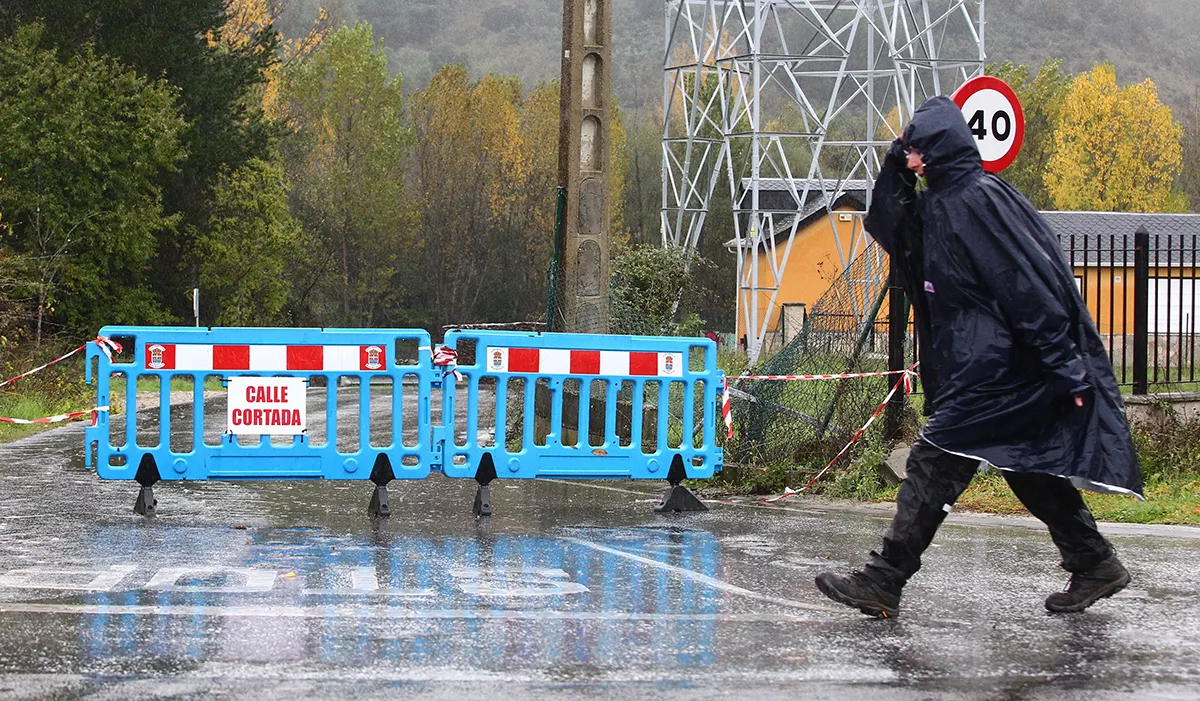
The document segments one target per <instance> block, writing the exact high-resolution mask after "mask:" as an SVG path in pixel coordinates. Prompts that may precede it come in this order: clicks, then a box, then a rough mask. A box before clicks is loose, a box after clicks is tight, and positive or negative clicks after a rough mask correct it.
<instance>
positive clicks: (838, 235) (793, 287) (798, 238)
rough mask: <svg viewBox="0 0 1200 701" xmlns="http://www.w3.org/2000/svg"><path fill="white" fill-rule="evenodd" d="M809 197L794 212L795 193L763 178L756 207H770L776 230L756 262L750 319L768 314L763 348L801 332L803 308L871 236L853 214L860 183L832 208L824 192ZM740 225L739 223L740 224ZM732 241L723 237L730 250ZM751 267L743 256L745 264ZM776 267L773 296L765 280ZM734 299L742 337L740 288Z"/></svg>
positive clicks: (746, 250) (860, 198)
mask: <svg viewBox="0 0 1200 701" xmlns="http://www.w3.org/2000/svg"><path fill="white" fill-rule="evenodd" d="M859 187H860V188H861V187H862V186H861V184H860V185H859ZM809 200H810V201H809V203H808V205H807V206H805V207H804V208H803V210H802V211H800V212H799V213H797V212H796V207H795V201H796V198H795V197H794V196H793V195H792V194H791V191H790V190H789V189H788V188H787V187H786V186H785V185H784V182H783V181H779V180H764V181H762V183H761V185H760V209H761V210H766V211H768V212H772V214H771V215H770V219H771V222H772V224H773V225H774V231H775V235H774V241H772V242H770V244H769V245H767V246H765V247H764V248H765V249H766V250H765V251H764V250H763V249H760V250H759V251H758V260H757V266H756V267H757V279H758V281H759V290H760V291H759V292H758V315H757V318H756V319H755V321H754V323H755V324H756V325H761V324H762V322H763V319H764V317H766V316H768V315H769V320H768V322H767V323H768V326H767V328H768V334H767V338H766V341H765V346H764V349H765V350H770V349H772V348H777V347H778V345H779V344H780V343H781V342H782V343H787V342H788V341H790V340H791V339H792V338H793V337H794V336H795V335H796V334H797V333H799V332H800V329H801V328H802V327H803V323H804V318H805V316H806V314H807V312H808V310H811V309H812V306H813V304H814V303H815V302H816V301H817V300H818V299H820V297H821V295H823V294H825V291H826V290H827V289H829V286H830V284H831V283H832V282H833V281H834V280H836V279H837V278H838V277H839V276H840V275H841V274H842V271H843V270H845V268H846V266H848V265H849V264H850V263H851V262H853V261H854V259H855V258H857V257H858V256H859V254H861V253H862V252H863V251H864V250H865V249H866V248H867V246H868V244H869V243H870V236H869V235H868V234H867V233H866V232H865V231H863V229H862V223H861V222H862V219H861V217H856V216H854V213H855V212H861V211H862V210H863V207H864V203H865V197H864V192H863V190H862V189H858V190H855V191H849V192H846V193H843V194H842V195H840V196H839V197H838V198H837V199H836V200H835V201H834V206H833V207H832V208H827V207H826V206H825V199H824V196H823V195H820V194H816V193H813V194H812V195H810V197H809ZM830 209H832V213H831V212H830ZM797 219H798V220H799V221H798V222H796V220H797ZM793 224H794V225H795V227H796V235H795V237H794V239H793V240H792V244H791V248H790V250H788V248H787V242H788V236H789V234H790V233H791V229H792V226H793ZM745 228H746V225H745V224H743V230H745ZM736 246H737V242H736V241H727V242H726V243H725V247H726V248H728V249H730V250H731V251H733V252H736ZM742 251H743V255H746V256H748V257H749V256H750V255H751V251H752V249H751V248H750V247H749V246H744V247H743V249H742ZM751 267H752V266H750V265H749V262H748V265H747V268H751ZM775 270H779V271H781V272H782V275H781V276H780V277H781V279H780V282H779V288H778V293H777V294H776V295H775V299H774V300H773V301H772V299H771V294H772V292H773V290H772V289H771V284H770V281H773V279H774V271H775ZM739 284H740V285H742V286H743V287H745V285H746V281H745V280H742V281H739ZM739 292H740V290H739ZM738 299H739V305H740V306H739V309H738V316H737V319H738V322H737V323H738V326H737V338H738V339H743V338H744V337H745V335H746V310H745V309H744V308H742V307H743V306H744V304H745V302H744V297H743V296H742V295H741V294H739V295H738Z"/></svg>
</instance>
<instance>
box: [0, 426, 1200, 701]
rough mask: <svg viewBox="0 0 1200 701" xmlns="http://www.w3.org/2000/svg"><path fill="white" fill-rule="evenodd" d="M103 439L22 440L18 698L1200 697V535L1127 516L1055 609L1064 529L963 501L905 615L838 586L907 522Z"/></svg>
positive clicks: (10, 597)
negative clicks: (129, 454)
mask: <svg viewBox="0 0 1200 701" xmlns="http://www.w3.org/2000/svg"><path fill="white" fill-rule="evenodd" d="M81 444H82V426H80V425H73V426H67V427H64V428H60V429H57V430H54V431H51V432H49V433H45V434H40V435H37V436H33V437H31V438H28V439H25V440H22V441H18V442H16V443H12V444H9V445H6V446H0V699H33V698H62V699H110V698H111V699H128V698H194V697H196V696H198V695H199V694H200V693H201V692H208V693H210V694H212V695H214V696H215V697H217V698H245V697H254V698H255V699H288V700H289V701H291V700H293V699H301V698H355V699H370V698H388V699H394V698H431V699H459V698H464V697H479V698H489V697H493V696H503V697H508V698H535V697H536V698H539V699H594V698H620V699H630V698H647V699H650V698H654V699H683V698H689V699H691V698H701V699H709V698H713V699H715V698H722V699H725V698H730V699H742V698H754V699H756V701H758V700H762V699H776V698H778V699H784V698H787V699H795V698H806V699H822V698H829V699H863V698H871V699H879V700H888V699H951V698H953V699H958V698H965V699H989V700H990V699H996V700H1000V699H1003V700H1006V701H1008V700H1017V699H1106V698H1139V699H1149V698H1161V699H1197V698H1200V569H1198V568H1197V564H1196V563H1197V561H1198V560H1200V529H1189V528H1170V527H1120V526H1113V527H1106V528H1105V530H1106V531H1107V532H1108V533H1109V535H1110V536H1111V538H1112V540H1113V541H1114V543H1115V544H1116V546H1117V548H1118V550H1119V552H1120V554H1121V556H1122V558H1123V559H1124V560H1125V562H1126V564H1127V565H1128V566H1129V569H1130V570H1131V571H1132V572H1133V575H1134V581H1133V584H1132V585H1131V586H1130V588H1129V589H1127V590H1126V591H1125V592H1122V593H1121V594H1119V595H1117V596H1116V597H1114V598H1113V599H1110V600H1107V601H1104V602H1102V603H1100V604H1098V605H1097V606H1095V607H1094V608H1093V609H1092V610H1091V611H1089V612H1086V613H1083V614H1077V615H1072V616H1053V615H1050V614H1047V613H1046V612H1045V611H1044V609H1043V608H1042V603H1041V602H1042V599H1043V598H1044V597H1045V595H1046V594H1047V593H1049V592H1051V591H1054V590H1056V589H1058V588H1060V587H1061V586H1062V583H1063V582H1064V581H1065V576H1064V574H1063V573H1062V571H1061V570H1059V569H1058V568H1057V566H1056V560H1055V553H1054V550H1053V547H1052V545H1051V544H1050V542H1049V538H1048V537H1047V535H1046V534H1045V532H1044V531H1043V530H1041V529H1040V528H1038V527H1037V524H1036V522H1031V521H1029V520H1024V519H1000V518H989V517H970V516H952V517H951V520H950V521H949V522H948V523H947V525H946V526H945V527H944V528H943V530H942V532H941V533H940V534H939V537H938V540H937V542H936V544H935V547H934V548H932V549H931V551H930V552H929V553H928V554H927V556H926V558H925V562H926V569H925V570H923V571H922V573H921V574H919V575H918V577H917V579H916V580H914V582H913V583H912V585H911V586H910V587H909V589H908V591H907V592H906V594H905V599H904V602H903V604H902V612H901V617H900V618H899V619H897V620H892V621H878V620H874V619H868V618H865V617H863V616H861V615H860V614H858V613H857V612H854V611H851V610H849V609H842V608H840V607H836V606H835V605H833V604H832V603H831V602H828V601H826V600H824V599H823V598H822V597H821V596H820V595H819V594H818V593H817V591H816V590H815V588H814V587H813V586H812V578H813V576H814V575H815V574H816V573H817V572H818V571H820V570H821V569H822V568H826V567H833V568H842V569H845V568H848V567H851V566H855V565H858V564H861V562H862V560H863V559H864V557H865V554H866V552H867V551H868V550H869V549H871V548H873V547H876V546H877V541H878V538H879V535H880V533H881V532H882V530H883V528H884V527H885V525H886V522H887V518H888V512H887V511H886V510H885V509H876V508H838V507H835V506H830V505H822V504H819V503H815V502H809V501H793V502H789V503H785V505H784V506H782V507H769V508H765V507H754V506H751V505H747V504H742V505H726V504H714V505H713V509H712V511H710V512H708V513H704V514H689V515H682V516H659V515H655V514H654V513H653V512H652V504H651V503H647V501H646V500H647V499H650V498H652V497H653V496H655V495H656V494H657V493H658V485H646V484H640V483H638V484H634V483H627V482H619V483H605V484H584V483H564V482H517V483H506V482H504V481H500V482H498V483H496V486H495V487H494V504H495V508H496V513H495V515H494V516H493V517H491V518H490V519H486V520H482V521H477V520H476V519H475V518H473V517H472V515H471V501H472V498H473V495H474V485H473V483H471V482H467V481H455V480H448V479H444V478H441V477H437V476H435V477H433V478H431V479H428V480H424V481H418V482H405V483H401V482H395V483H393V486H392V489H391V496H392V511H393V516H392V518H391V519H389V520H387V521H386V522H384V523H381V524H372V522H371V521H370V520H368V519H367V517H366V506H367V501H368V498H369V496H370V489H369V485H368V484H367V483H365V482H270V483H267V482H259V483H216V482H214V483H187V484H178V483H174V484H166V483H162V484H160V485H159V486H157V487H156V496H157V497H158V499H159V502H160V503H159V516H158V517H157V518H155V519H150V520H146V519H142V518H140V517H136V516H134V515H133V513H132V505H133V500H134V497H135V495H136V491H137V490H136V485H135V484H134V483H132V482H105V481H102V480H100V479H98V478H96V477H95V476H94V475H92V474H89V473H88V472H86V471H85V470H84V468H83V460H82V445H81Z"/></svg>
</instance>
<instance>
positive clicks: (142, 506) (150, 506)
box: [133, 455, 158, 516]
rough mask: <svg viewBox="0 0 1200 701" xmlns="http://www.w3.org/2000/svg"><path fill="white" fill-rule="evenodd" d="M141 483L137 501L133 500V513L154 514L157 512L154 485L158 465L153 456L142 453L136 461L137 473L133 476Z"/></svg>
mask: <svg viewBox="0 0 1200 701" xmlns="http://www.w3.org/2000/svg"><path fill="white" fill-rule="evenodd" d="M133 478H134V479H135V480H137V483H138V484H140V485H141V489H139V490H138V495H137V501H135V502H133V513H135V514H138V515H141V516H154V515H155V514H156V513H158V500H157V499H155V498H154V489H153V487H154V485H155V484H156V483H157V482H158V465H157V464H155V462H154V456H152V455H143V456H142V461H141V462H139V463H138V469H137V473H136V474H135V475H134V476H133Z"/></svg>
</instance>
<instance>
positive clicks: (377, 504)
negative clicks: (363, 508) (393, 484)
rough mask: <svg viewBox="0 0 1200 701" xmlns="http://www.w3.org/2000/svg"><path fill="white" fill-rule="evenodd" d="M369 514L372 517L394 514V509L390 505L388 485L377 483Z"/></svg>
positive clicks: (384, 516)
mask: <svg viewBox="0 0 1200 701" xmlns="http://www.w3.org/2000/svg"><path fill="white" fill-rule="evenodd" d="M367 514H368V515H369V516H371V517H372V518H387V517H388V516H391V515H392V509H391V507H389V506H388V491H387V487H385V486H382V485H378V484H377V485H375V491H374V492H371V505H370V506H368V507H367Z"/></svg>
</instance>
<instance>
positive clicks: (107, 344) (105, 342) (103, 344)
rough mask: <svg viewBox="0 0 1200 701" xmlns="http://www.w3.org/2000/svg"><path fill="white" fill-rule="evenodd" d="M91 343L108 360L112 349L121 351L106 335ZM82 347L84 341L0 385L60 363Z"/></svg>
mask: <svg viewBox="0 0 1200 701" xmlns="http://www.w3.org/2000/svg"><path fill="white" fill-rule="evenodd" d="M93 343H95V344H96V345H98V346H100V350H101V351H102V352H103V353H104V354H105V355H107V356H108V359H109V360H112V354H113V351H116V352H117V353H120V352H121V344H120V343H117V342H116V341H114V340H112V339H111V338H109V337H107V336H97V337H96V340H95V341H93ZM84 348H87V344H86V343H85V344H83V345H82V346H80V347H78V348H76V349H75V350H73V351H71V352H70V353H67V354H66V355H61V356H59V357H57V358H55V359H54V360H51V361H50V362H48V363H46V364H45V365H39V366H38V367H36V368H34V369H32V370H30V371H29V372H23V373H21V374H20V375H17V376H16V377H12V378H9V379H7V380H5V381H3V382H0V387H3V386H4V385H7V384H10V383H13V382H16V381H17V380H20V379H22V378H25V377H29V376H30V375H33V374H34V373H38V372H41V371H42V370H45V369H46V368H48V367H50V366H51V365H54V364H55V363H61V362H62V361H64V360H66V359H67V358H70V357H71V356H73V355H75V354H76V353H78V352H79V351H81V350H83V349H84Z"/></svg>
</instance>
